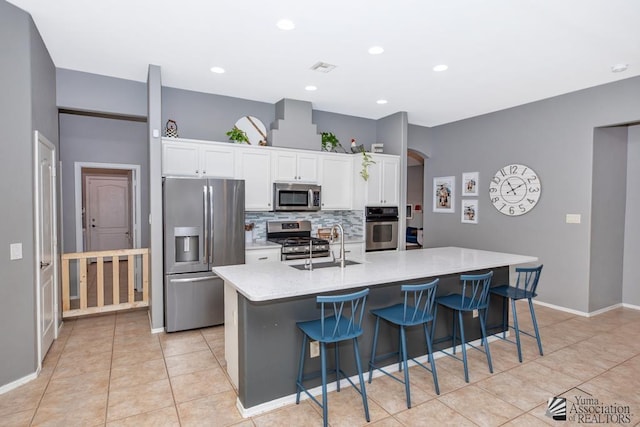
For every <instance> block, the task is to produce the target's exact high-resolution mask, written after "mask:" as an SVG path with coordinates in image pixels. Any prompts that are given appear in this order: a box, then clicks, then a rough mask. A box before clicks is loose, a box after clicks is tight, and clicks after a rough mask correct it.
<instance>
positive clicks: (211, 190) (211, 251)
mask: <svg viewBox="0 0 640 427" xmlns="http://www.w3.org/2000/svg"><path fill="white" fill-rule="evenodd" d="M209 215H211V217H210V218H209V241H208V242H209V245H210V246H209V265H213V238H214V236H213V229H214V227H213V185H210V186H209Z"/></svg>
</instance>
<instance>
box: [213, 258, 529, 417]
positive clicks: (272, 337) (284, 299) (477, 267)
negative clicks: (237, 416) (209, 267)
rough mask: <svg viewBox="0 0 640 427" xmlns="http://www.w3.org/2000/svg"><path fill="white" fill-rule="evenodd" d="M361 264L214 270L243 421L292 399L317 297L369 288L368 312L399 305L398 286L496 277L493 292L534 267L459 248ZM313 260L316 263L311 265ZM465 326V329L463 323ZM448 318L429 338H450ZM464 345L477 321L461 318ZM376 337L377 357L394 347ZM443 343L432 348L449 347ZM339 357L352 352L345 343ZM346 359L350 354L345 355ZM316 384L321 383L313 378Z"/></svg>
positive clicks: (415, 348) (454, 287)
mask: <svg viewBox="0 0 640 427" xmlns="http://www.w3.org/2000/svg"><path fill="white" fill-rule="evenodd" d="M353 261H357V262H359V264H355V265H348V266H347V267H346V268H344V269H341V268H339V267H328V268H315V269H314V270H313V271H308V270H299V269H297V268H294V267H292V266H291V264H300V263H301V262H300V261H298V262H294V261H291V262H268V263H263V264H260V265H234V266H224V267H216V268H214V272H215V273H216V274H218V275H219V276H220V277H222V278H223V279H224V281H225V358H226V361H227V371H228V373H229V376H230V377H231V380H232V382H233V383H234V385H235V386H236V387H237V388H238V407H239V409H240V410H241V412H242V414H243V415H244V416H251V415H255V414H257V413H260V412H264V411H266V410H270V409H273V408H275V407H278V406H281V405H283V404H287V403H291V402H293V401H294V399H295V391H296V387H295V378H296V374H297V365H298V357H299V351H300V343H301V339H302V337H301V334H300V332H299V331H298V329H297V327H296V322H298V321H304V320H310V319H315V318H318V317H319V315H320V313H319V311H318V306H317V304H316V302H315V298H316V296H318V295H323V294H335V293H348V292H354V291H356V290H359V289H362V288H367V287H368V288H369V289H370V290H371V292H370V294H369V297H368V299H367V311H368V310H370V309H373V308H377V307H383V306H386V305H389V304H392V303H396V302H401V294H400V285H401V284H405V283H421V282H426V281H428V280H430V279H432V278H436V277H438V278H440V283H439V286H438V295H447V294H450V293H454V292H459V291H460V288H459V275H460V274H461V273H483V272H486V271H488V270H493V271H494V276H493V281H492V286H496V285H500V284H505V283H508V282H509V266H512V265H518V264H524V263H533V262H536V261H537V258H536V257H532V256H524V255H514V254H506V253H500V252H490V251H482V250H476V249H465V248H457V247H445V248H430V249H420V250H411V251H385V252H369V253H366V254H365V255H364V256H363V257H362V258H360V259H355V258H354V259H353ZM317 262H318V261H317V260H314V263H317ZM492 298H493V299H496V301H494V302H492V303H491V304H490V308H489V313H488V322H489V324H501V321H502V315H503V314H502V304H501V300H500V299H499V298H498V297H495V296H494V297H492ZM467 322H468V325H467ZM373 326H374V319H373V316H365V321H364V330H365V333H364V334H363V336H362V337H361V338H360V350H361V357H362V364H363V366H368V361H369V356H370V354H369V353H370V350H371V349H370V347H371V340H372V334H373ZM415 329H416V330H412V331H411V332H410V333H408V334H407V335H408V341H409V342H410V343H411V345H410V346H409V349H408V352H409V354H410V355H411V356H412V357H416V356H419V355H422V354H424V353H425V349H424V337H421V331H420V330H418V329H419V328H415ZM451 330H452V316H451V313H448V312H447V310H439V312H438V319H437V330H436V333H435V337H434V338H435V339H436V340H437V339H438V338H440V337H444V336H446V335H447V334H449V335H450V332H451ZM465 330H466V331H468V334H467V335H468V339H469V341H472V340H474V339H477V338H479V336H480V331H479V322H478V319H477V318H475V319H474V318H471V316H469V318H467V319H465ZM387 332H388V333H386V334H383V333H381V338H380V341H379V344H378V348H379V351H380V352H381V353H383V352H386V351H391V350H393V349H395V348H397V332H396V331H393V330H391V328H389V329H388V331H387ZM448 346H449V344H448V343H441V344H440V345H439V346H436V349H439V348H446V347H448ZM347 347H348V348H345V351H348V352H349V353H350V352H351V348H350V345H349V346H347ZM347 354H348V353H347ZM319 363H320V362H319V358H313V359H309V360H308V363H306V367H305V369H306V370H308V371H309V372H312V371H316V370H318V368H319ZM341 367H342V368H343V369H344V370H345V372H347V374H348V375H353V374H354V373H355V364H354V363H353V361H351V363H349V362H348V361H347V358H345V360H344V364H341ZM318 384H319V379H318Z"/></svg>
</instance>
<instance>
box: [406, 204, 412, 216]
mask: <svg viewBox="0 0 640 427" xmlns="http://www.w3.org/2000/svg"><path fill="white" fill-rule="evenodd" d="M412 218H413V205H411V204H409V205H407V219H412Z"/></svg>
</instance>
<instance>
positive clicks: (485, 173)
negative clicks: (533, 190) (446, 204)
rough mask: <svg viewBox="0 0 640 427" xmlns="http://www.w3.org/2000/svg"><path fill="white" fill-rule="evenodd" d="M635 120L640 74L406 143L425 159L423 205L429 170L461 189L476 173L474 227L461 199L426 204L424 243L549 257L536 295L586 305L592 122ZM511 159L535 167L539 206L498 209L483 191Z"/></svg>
mask: <svg viewBox="0 0 640 427" xmlns="http://www.w3.org/2000/svg"><path fill="white" fill-rule="evenodd" d="M638 119H640V78H637V77H636V78H630V79H626V80H621V81H618V82H615V83H610V84H607V85H602V86H597V87H594V88H590V89H586V90H582V91H578V92H574V93H570V94H566V95H562V96H559V97H555V98H550V99H546V100H543V101H539V102H535V103H531V104H527V105H523V106H520V107H515V108H511V109H508V110H503V111H499V112H495V113H492V114H487V115H483V116H479V117H474V118H471V119H467V120H463V121H459V122H455V123H450V124H447V125H442V126H438V127H435V128H432V129H431V130H430V131H429V132H424V136H427V137H428V138H427V139H426V140H425V141H424V142H422V143H415V145H414V146H412V148H415V149H417V150H418V151H421V152H423V153H428V155H429V157H430V158H429V159H427V160H426V162H425V170H426V173H425V193H426V198H425V204H426V205H427V206H430V201H431V197H432V189H431V183H432V180H433V177H436V176H449V175H454V176H456V191H457V193H458V194H459V188H458V187H459V185H460V179H461V174H462V173H463V172H473V171H478V172H479V173H480V180H479V185H480V197H479V217H480V222H479V224H478V225H477V226H474V227H462V226H461V223H460V198H459V197H456V201H455V209H456V212H455V213H454V214H443V213H437V214H436V213H432V212H431V210H430V209H427V210H426V211H425V215H424V219H425V223H424V224H425V225H424V227H425V236H427V237H426V244H427V246H429V247H434V246H444V245H458V246H467V247H472V248H478V249H488V250H497V251H503V252H513V253H520V254H528V255H535V256H538V257H539V258H540V261H541V262H542V263H544V264H545V269H544V271H543V274H542V277H541V282H540V287H539V288H538V290H539V299H540V300H541V301H545V302H548V303H551V304H557V305H559V306H564V307H568V308H572V309H575V310H579V311H583V312H587V311H588V310H589V283H590V281H589V270H590V267H591V257H590V232H591V225H590V224H591V194H592V191H591V185H592V177H593V175H592V165H593V132H594V128H596V127H601V126H606V125H610V124H619V123H633V122H637V121H638ZM413 142H414V140H412V143H413ZM509 163H522V164H525V165H527V166H529V167H531V168H533V169H534V170H536V172H537V173H538V174H539V176H540V179H541V182H542V188H543V193H542V196H541V198H540V201H539V202H538V205H537V206H536V207H535V208H534V209H533V210H532V211H531V212H529V213H527V214H526V215H523V216H520V217H513V218H511V217H507V216H504V215H502V214H500V213H499V212H498V211H496V210H495V209H494V208H493V207H492V206H491V204H490V202H489V199H488V197H487V194H486V188H487V182H488V180H489V179H490V178H491V177H492V176H493V174H494V173H495V172H496V170H498V168H500V167H502V166H504V165H506V164H509ZM614 209H619V207H615V208H614ZM567 213H576V214H581V215H582V223H581V224H566V223H565V215H566V214H567Z"/></svg>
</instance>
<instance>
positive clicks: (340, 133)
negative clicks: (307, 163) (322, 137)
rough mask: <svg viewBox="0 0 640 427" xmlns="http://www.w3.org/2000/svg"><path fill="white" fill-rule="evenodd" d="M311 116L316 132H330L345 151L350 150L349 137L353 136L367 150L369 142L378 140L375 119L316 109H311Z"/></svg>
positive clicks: (369, 146) (369, 147) (369, 145)
mask: <svg viewBox="0 0 640 427" xmlns="http://www.w3.org/2000/svg"><path fill="white" fill-rule="evenodd" d="M312 117H313V118H312V120H313V123H315V125H316V126H317V128H318V133H322V132H332V133H333V134H334V135H335V136H336V137H337V138H338V140H339V141H340V144H342V146H343V147H344V149H345V150H346V151H347V153H348V152H350V151H351V138H355V140H356V144H357V145H360V144H362V145H364V148H365V149H366V150H367V151H369V150H370V149H371V144H373V143H375V142H378V138H377V134H376V121H375V120H371V119H365V118H362V117H355V116H347V115H344V114H337V113H329V112H327V111H318V110H313V114H312ZM317 150H320V147H318V148H317Z"/></svg>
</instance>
